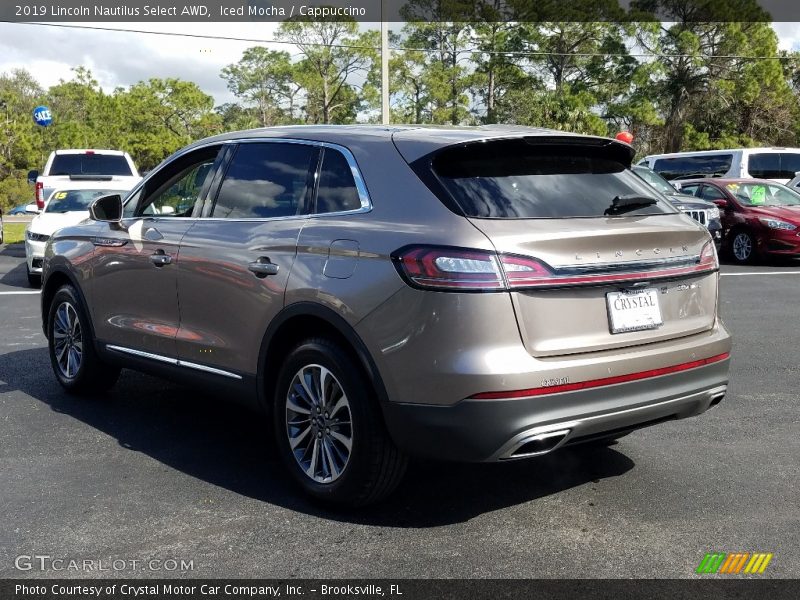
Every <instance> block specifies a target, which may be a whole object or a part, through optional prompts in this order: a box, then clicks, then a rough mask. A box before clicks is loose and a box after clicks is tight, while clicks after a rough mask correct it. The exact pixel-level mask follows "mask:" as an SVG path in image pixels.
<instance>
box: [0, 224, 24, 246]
mask: <svg viewBox="0 0 800 600" xmlns="http://www.w3.org/2000/svg"><path fill="white" fill-rule="evenodd" d="M27 226H28V223H3V243H4V244H19V243H21V242H24V241H25V228H26V227H27Z"/></svg>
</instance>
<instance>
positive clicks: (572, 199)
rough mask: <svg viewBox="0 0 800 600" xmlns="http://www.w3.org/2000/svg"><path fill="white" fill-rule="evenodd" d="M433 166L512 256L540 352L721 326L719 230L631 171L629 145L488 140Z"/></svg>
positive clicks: (512, 274) (527, 337)
mask: <svg viewBox="0 0 800 600" xmlns="http://www.w3.org/2000/svg"><path fill="white" fill-rule="evenodd" d="M430 164H431V168H432V170H433V172H434V174H435V175H436V177H437V179H438V182H439V183H441V185H442V190H440V193H444V194H447V195H448V196H449V199H450V201H451V202H454V203H455V205H456V206H457V208H458V209H459V210H461V211H463V214H464V215H465V216H466V217H467V218H468V219H469V220H470V221H471V222H472V223H473V224H474V226H475V227H477V228H478V229H480V230H481V231H482V232H484V233H485V234H486V235H487V236H488V237H489V239H490V240H491V241H492V243H493V244H494V246H495V248H496V249H497V251H498V253H499V254H500V255H501V261H502V262H503V263H504V266H505V267H506V268H505V270H506V277H507V280H508V285H509V287H510V288H511V296H512V300H513V304H514V309H515V311H516V316H517V321H518V324H519V328H520V333H521V336H522V339H523V342H524V344H525V346H526V347H527V349H528V350H529V352H530V353H531V354H532V355H534V356H539V357H546V356H556V355H564V354H574V353H582V352H592V351H600V350H606V349H611V348H620V347H625V346H635V345H639V344H644V343H650V342H656V341H660V340H667V339H671V338H676V337H681V336H687V335H691V334H694V333H698V332H701V331H704V330H708V329H710V328H711V327H712V326H713V324H714V320H715V317H716V297H717V275H716V268H717V267H716V257H715V255H714V249H713V244H711V242H710V238H709V235H708V232H707V231H706V230H705V228H703V227H702V226H700V225H699V224H695V223H692V222H690V221H689V220H688V219H685V218H684V217H683V216H682V215H681V213H679V212H678V211H677V210H676V209H675V208H674V207H673V206H672V205H671V204H670V203H669V202H668V201H667V200H666V198H664V197H663V196H660V195H659V194H658V192H656V191H655V190H653V189H652V188H650V187H649V186H648V185H647V184H646V183H645V182H643V181H642V180H641V179H639V178H638V177H637V176H636V175H634V174H633V173H632V172H631V171H630V170H629V169H628V168H627V167H628V166H629V165H630V155H629V150H628V149H627V148H626V147H624V146H622V145H621V144H616V143H614V142H608V141H603V140H596V139H591V138H590V139H586V140H583V141H578V140H576V139H569V140H564V142H563V143H562V142H559V141H558V140H548V141H541V139H537V138H533V139H521V138H518V139H511V140H499V141H488V142H480V143H473V144H464V145H459V146H458V147H450V148H447V149H445V150H444V151H441V152H439V153H438V154H437V155H436V156H435V157H434V158H433V159H432V160H431V161H430ZM701 255H703V257H702V259H701ZM530 259H534V260H533V261H531V260H530ZM701 263H702V264H701Z"/></svg>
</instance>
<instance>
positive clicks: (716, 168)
mask: <svg viewBox="0 0 800 600" xmlns="http://www.w3.org/2000/svg"><path fill="white" fill-rule="evenodd" d="M732 162H733V154H701V155H699V156H698V155H695V156H675V157H672V158H659V159H656V161H655V162H654V163H653V171H655V172H656V173H658V174H659V175H661V176H662V177H665V178H666V179H690V178H694V177H714V176H717V177H721V176H722V175H726V174H727V173H728V171H730V169H731V163H732Z"/></svg>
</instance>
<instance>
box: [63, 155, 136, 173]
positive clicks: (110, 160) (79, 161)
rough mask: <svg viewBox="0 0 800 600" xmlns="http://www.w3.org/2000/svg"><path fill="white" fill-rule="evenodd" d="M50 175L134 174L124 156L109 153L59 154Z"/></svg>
mask: <svg viewBox="0 0 800 600" xmlns="http://www.w3.org/2000/svg"><path fill="white" fill-rule="evenodd" d="M50 175H133V173H132V172H131V168H130V166H129V165H128V161H127V160H125V157H124V156H119V155H109V154H57V155H56V156H55V157H54V158H53V164H52V165H51V167H50Z"/></svg>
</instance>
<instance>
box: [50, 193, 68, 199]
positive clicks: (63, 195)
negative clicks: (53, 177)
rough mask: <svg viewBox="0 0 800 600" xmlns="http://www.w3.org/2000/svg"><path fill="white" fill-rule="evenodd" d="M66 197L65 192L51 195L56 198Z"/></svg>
mask: <svg viewBox="0 0 800 600" xmlns="http://www.w3.org/2000/svg"><path fill="white" fill-rule="evenodd" d="M66 197H67V192H57V193H56V195H55V196H53V198H55V199H56V200H63V199H64V198H66Z"/></svg>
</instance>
